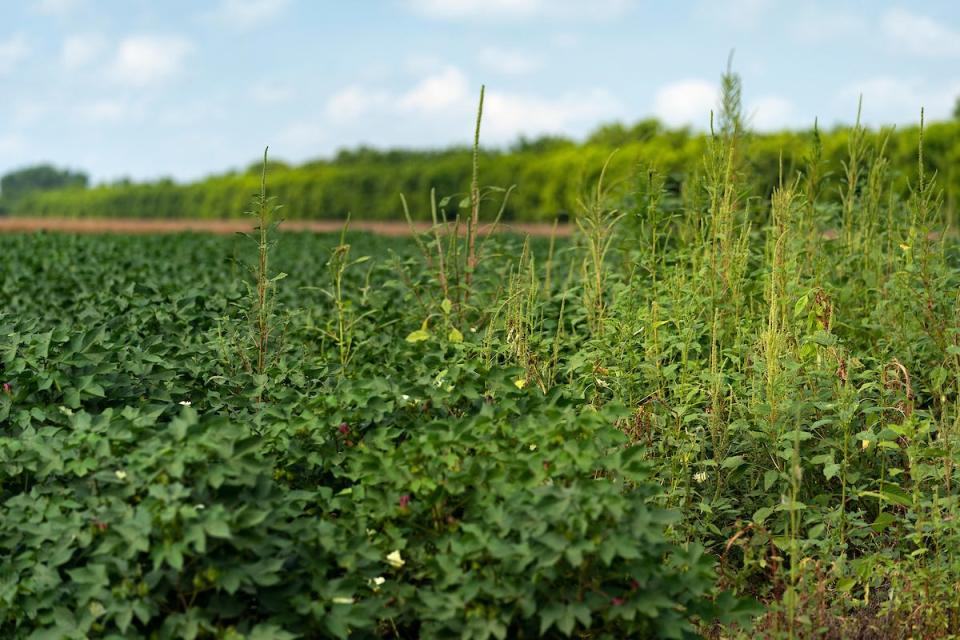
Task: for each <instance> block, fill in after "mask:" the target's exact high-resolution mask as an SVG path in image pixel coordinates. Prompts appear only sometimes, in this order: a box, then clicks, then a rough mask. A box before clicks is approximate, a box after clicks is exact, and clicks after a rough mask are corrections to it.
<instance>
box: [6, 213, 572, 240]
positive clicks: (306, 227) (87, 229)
mask: <svg viewBox="0 0 960 640" xmlns="http://www.w3.org/2000/svg"><path fill="white" fill-rule="evenodd" d="M414 226H415V228H416V229H417V231H420V232H424V231H429V230H430V228H431V225H430V224H429V223H425V222H418V223H415V225H414ZM253 228H254V223H253V221H251V220H189V219H185V218H183V219H173V220H166V219H164V220H159V219H158V220H149V219H139V218H5V217H0V233H23V232H32V231H53V232H59V233H121V234H144V233H185V232H193V233H219V234H229V233H242V232H249V231H252V230H253ZM280 228H281V230H284V231H312V232H314V233H332V232H337V231H340V230H341V229H342V228H343V221H342V220H286V221H284V222H283V224H282V225H281V227H280ZM350 229H351V230H353V231H369V232H371V233H376V234H380V235H384V236H406V235H410V227H409V225H408V224H407V223H406V222H394V221H390V222H388V221H379V222H363V221H359V220H358V221H352V222H351V223H350ZM553 230H554V226H553V225H552V224H545V223H523V222H514V223H503V224H500V225H497V228H496V231H497V232H511V233H521V234H529V235H532V236H549V235H550V234H551V233H553ZM461 231H463V229H461ZM489 232H490V226H489V225H486V226H482V227H481V228H480V233H484V234H486V233H489ZM570 233H571V228H570V225H566V224H563V225H557V227H556V234H557V235H558V236H568V235H570Z"/></svg>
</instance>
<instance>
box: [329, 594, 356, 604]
mask: <svg viewBox="0 0 960 640" xmlns="http://www.w3.org/2000/svg"><path fill="white" fill-rule="evenodd" d="M333 604H353V598H348V597H346V596H337V597H335V598H334V599H333Z"/></svg>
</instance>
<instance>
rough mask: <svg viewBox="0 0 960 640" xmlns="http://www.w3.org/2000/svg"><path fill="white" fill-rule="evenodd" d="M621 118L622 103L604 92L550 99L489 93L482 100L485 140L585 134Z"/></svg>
mask: <svg viewBox="0 0 960 640" xmlns="http://www.w3.org/2000/svg"><path fill="white" fill-rule="evenodd" d="M623 115H624V108H623V105H622V104H621V102H620V101H619V100H618V99H617V98H616V97H615V96H613V95H612V94H611V93H610V92H608V91H606V90H604V89H589V90H586V91H578V92H569V93H565V94H562V95H560V96H555V97H552V98H546V97H543V96H536V95H529V94H513V93H502V92H499V91H491V92H490V93H489V94H487V97H486V99H485V100H484V105H483V126H484V132H485V133H486V136H487V139H488V140H490V141H492V142H509V141H510V140H513V139H515V138H516V137H517V136H518V135H520V134H527V135H538V134H547V133H549V134H569V133H571V132H576V131H580V132H584V131H586V129H588V128H591V127H593V126H595V125H596V123H597V122H601V121H604V120H611V119H615V118H620V117H622V116H623Z"/></svg>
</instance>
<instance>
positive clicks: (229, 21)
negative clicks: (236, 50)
mask: <svg viewBox="0 0 960 640" xmlns="http://www.w3.org/2000/svg"><path fill="white" fill-rule="evenodd" d="M289 5H290V0H220V3H219V4H218V5H217V6H216V7H215V8H214V9H213V10H211V11H210V12H209V13H207V14H205V15H204V17H205V18H206V19H207V20H209V21H210V22H214V23H217V24H221V25H226V26H229V27H232V28H234V29H240V30H246V29H251V28H253V27H256V26H257V25H259V24H263V23H264V22H268V21H270V20H272V19H274V18H276V17H277V16H279V15H280V14H281V13H283V12H284V11H285V10H286V9H287V7H288V6H289Z"/></svg>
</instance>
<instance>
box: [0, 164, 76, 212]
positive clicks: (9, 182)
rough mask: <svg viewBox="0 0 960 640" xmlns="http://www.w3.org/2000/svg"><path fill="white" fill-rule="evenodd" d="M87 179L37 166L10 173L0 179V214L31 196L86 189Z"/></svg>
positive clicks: (52, 168)
mask: <svg viewBox="0 0 960 640" xmlns="http://www.w3.org/2000/svg"><path fill="white" fill-rule="evenodd" d="M88 182H89V179H88V178H87V175H86V174H84V173H79V172H74V171H69V170H61V169H57V168H56V167H52V166H50V165H45V164H42V165H37V166H34V167H27V168H25V169H20V170H18V171H12V172H10V173H8V174H6V175H5V176H3V178H0V213H2V212H3V211H4V210H6V209H8V208H14V209H15V208H16V207H17V204H18V203H19V202H20V201H21V200H23V199H24V198H26V197H27V196H29V195H31V194H36V193H42V192H45V191H51V190H59V189H66V190H75V189H86V188H87V185H88Z"/></svg>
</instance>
